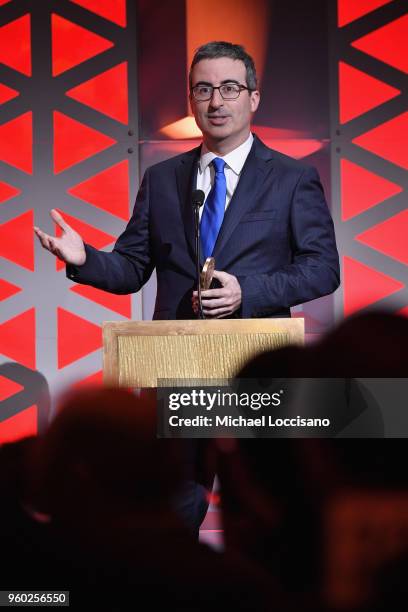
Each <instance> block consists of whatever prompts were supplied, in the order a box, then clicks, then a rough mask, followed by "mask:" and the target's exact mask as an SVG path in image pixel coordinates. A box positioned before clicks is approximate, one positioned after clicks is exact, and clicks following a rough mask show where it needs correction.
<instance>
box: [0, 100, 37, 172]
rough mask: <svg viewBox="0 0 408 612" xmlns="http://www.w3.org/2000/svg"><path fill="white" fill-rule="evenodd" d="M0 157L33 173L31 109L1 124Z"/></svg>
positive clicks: (20, 168)
mask: <svg viewBox="0 0 408 612" xmlns="http://www.w3.org/2000/svg"><path fill="white" fill-rule="evenodd" d="M0 159H1V160H2V161H4V162H6V163H7V164H10V166H14V167H15V168H18V169H19V170H23V171H24V172H27V174H32V173H33V122H32V112H31V111H28V112H27V113H24V114H23V115H20V116H19V117H16V118H15V119H12V120H11V121H8V122H7V123H3V125H0Z"/></svg>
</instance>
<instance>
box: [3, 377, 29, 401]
mask: <svg viewBox="0 0 408 612" xmlns="http://www.w3.org/2000/svg"><path fill="white" fill-rule="evenodd" d="M22 389H24V387H23V386H22V385H19V384H18V383H16V382H15V381H14V380H10V379H9V378H6V377H5V376H0V402H4V400H6V399H8V398H9V397H11V396H12V395H15V394H16V393H18V392H19V391H22Z"/></svg>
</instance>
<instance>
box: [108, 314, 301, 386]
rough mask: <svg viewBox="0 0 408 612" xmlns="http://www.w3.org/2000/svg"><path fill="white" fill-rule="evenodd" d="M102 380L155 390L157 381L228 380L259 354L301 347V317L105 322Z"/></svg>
mask: <svg viewBox="0 0 408 612" xmlns="http://www.w3.org/2000/svg"><path fill="white" fill-rule="evenodd" d="M103 340H104V343H103V344H104V355H103V373H104V382H105V383H106V384H110V385H119V386H125V387H136V388H142V387H157V386H158V385H157V380H158V379H181V380H186V379H195V380H207V379H229V378H233V377H234V376H235V374H237V373H238V372H239V371H240V369H241V368H242V367H243V365H244V364H245V363H246V362H247V361H248V360H249V359H251V358H253V357H255V355H258V354H259V353H262V352H265V351H268V350H271V349H277V348H281V347H283V346H287V345H289V344H297V345H302V344H303V343H304V319H302V318H294V319H289V318H286V319H216V320H209V319H206V320H180V321H125V322H117V321H106V322H105V323H104V324H103Z"/></svg>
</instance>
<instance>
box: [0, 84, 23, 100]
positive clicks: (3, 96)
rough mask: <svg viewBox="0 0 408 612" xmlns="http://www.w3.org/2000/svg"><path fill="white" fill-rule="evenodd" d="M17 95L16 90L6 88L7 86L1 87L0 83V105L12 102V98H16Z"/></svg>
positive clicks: (18, 93)
mask: <svg viewBox="0 0 408 612" xmlns="http://www.w3.org/2000/svg"><path fill="white" fill-rule="evenodd" d="M19 95H20V92H19V91H17V90H16V89H13V88H12V87H8V86H7V85H3V83H0V104H5V103H6V102H9V101H10V100H13V98H16V97H17V96H19Z"/></svg>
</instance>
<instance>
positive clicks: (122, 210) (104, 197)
mask: <svg viewBox="0 0 408 612" xmlns="http://www.w3.org/2000/svg"><path fill="white" fill-rule="evenodd" d="M68 193H69V194H71V195H72V196H75V197H77V198H80V199H81V200H84V201H85V202H88V203H89V204H93V206H97V207H98V208H101V209H102V210H105V211H107V212H109V213H111V214H112V215H115V216H117V217H119V218H120V219H124V220H125V221H127V220H128V219H129V162H128V161H127V160H124V161H121V162H119V163H118V164H115V165H114V166H111V167H110V168H107V169H106V170H102V172H98V174H95V175H94V176H91V177H90V178H88V179H86V180H85V181H83V182H82V183H79V184H78V185H74V186H73V187H70V189H68Z"/></svg>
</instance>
